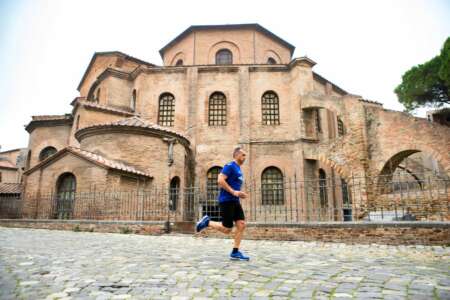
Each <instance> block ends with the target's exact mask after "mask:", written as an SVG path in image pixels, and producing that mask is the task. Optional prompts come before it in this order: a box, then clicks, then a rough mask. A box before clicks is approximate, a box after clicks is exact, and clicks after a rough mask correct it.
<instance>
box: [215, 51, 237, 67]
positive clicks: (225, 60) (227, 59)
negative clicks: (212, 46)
mask: <svg viewBox="0 0 450 300" xmlns="http://www.w3.org/2000/svg"><path fill="white" fill-rule="evenodd" d="M232 63H233V54H232V53H231V51H230V50H228V49H222V50H219V51H217V53H216V65H231V64H232Z"/></svg>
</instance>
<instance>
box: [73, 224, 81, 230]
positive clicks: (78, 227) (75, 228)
mask: <svg viewBox="0 0 450 300" xmlns="http://www.w3.org/2000/svg"><path fill="white" fill-rule="evenodd" d="M72 230H73V231H75V232H80V231H81V229H80V225H76V226H75V227H74V228H73V229H72Z"/></svg>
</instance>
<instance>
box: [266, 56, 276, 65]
mask: <svg viewBox="0 0 450 300" xmlns="http://www.w3.org/2000/svg"><path fill="white" fill-rule="evenodd" d="M267 63H268V64H269V65H276V64H277V61H276V60H275V59H274V58H273V57H269V58H268V59H267Z"/></svg>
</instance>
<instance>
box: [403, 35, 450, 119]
mask: <svg viewBox="0 0 450 300" xmlns="http://www.w3.org/2000/svg"><path fill="white" fill-rule="evenodd" d="M449 87H450V37H449V38H447V40H446V41H445V43H444V46H443V47H442V50H441V53H440V54H439V55H438V56H436V57H435V58H433V59H431V60H430V61H428V62H426V63H424V64H421V65H418V66H414V67H412V68H411V69H410V70H408V71H406V73H405V74H403V76H402V83H401V84H400V85H399V86H397V88H396V89H395V93H396V94H397V97H398V99H399V101H400V103H402V104H403V105H404V106H405V109H406V111H408V112H410V111H413V110H414V109H416V108H419V107H442V106H444V105H446V104H450V99H449Z"/></svg>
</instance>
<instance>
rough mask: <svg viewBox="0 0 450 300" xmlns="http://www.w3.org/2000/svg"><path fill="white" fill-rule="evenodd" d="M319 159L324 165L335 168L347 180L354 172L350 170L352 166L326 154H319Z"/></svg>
mask: <svg viewBox="0 0 450 300" xmlns="http://www.w3.org/2000/svg"><path fill="white" fill-rule="evenodd" d="M318 160H319V161H320V162H321V163H323V164H324V165H327V166H328V167H330V168H332V169H334V171H336V173H338V174H339V176H340V177H341V178H343V179H345V180H346V181H349V180H350V178H351V174H352V172H350V168H348V167H346V166H345V165H342V164H339V163H337V162H335V161H334V160H332V159H330V158H328V157H326V156H325V155H324V154H319V156H318Z"/></svg>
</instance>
